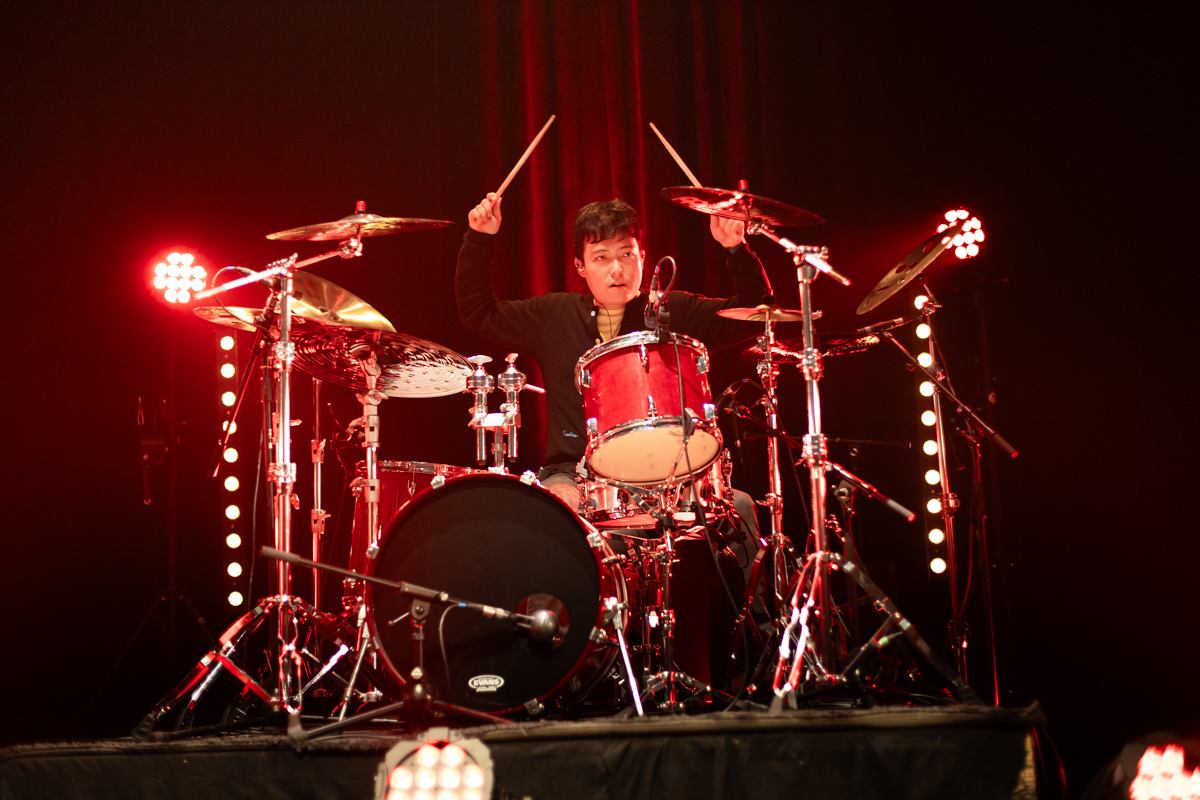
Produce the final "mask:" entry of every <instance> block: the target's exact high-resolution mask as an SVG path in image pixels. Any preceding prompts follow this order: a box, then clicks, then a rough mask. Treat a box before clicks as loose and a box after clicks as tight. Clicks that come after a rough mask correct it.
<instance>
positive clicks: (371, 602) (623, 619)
mask: <svg viewBox="0 0 1200 800" xmlns="http://www.w3.org/2000/svg"><path fill="white" fill-rule="evenodd" d="M492 478H498V479H501V480H503V481H508V482H510V483H511V482H514V481H515V482H516V483H517V484H521V485H523V486H527V487H529V488H533V489H536V490H538V491H540V492H541V493H542V494H543V495H545V496H547V497H550V498H552V499H553V500H554V501H555V502H556V503H558V504H559V505H560V506H562V507H563V508H564V509H566V510H567V511H568V512H569V513H570V516H571V517H572V518H574V519H575V520H576V521H577V522H578V523H579V525H580V528H581V531H582V533H583V535H584V539H585V541H586V543H587V545H588V551H589V552H590V553H591V554H592V558H593V560H594V561H595V563H596V573H597V577H598V578H599V580H600V584H601V586H603V584H604V581H605V576H606V575H607V576H608V580H609V582H610V583H611V584H612V585H613V593H614V594H616V595H617V600H618V602H620V603H625V604H628V603H629V587H628V586H627V585H626V583H625V574H624V573H623V572H622V571H621V570H620V569H614V568H613V566H612V564H610V563H609V559H610V558H611V557H613V556H614V555H615V551H614V550H613V549H612V545H611V544H609V542H608V538H607V537H606V536H605V535H604V534H603V533H602V532H601V531H600V530H599V529H598V528H596V526H595V525H593V524H592V523H591V522H589V521H588V520H586V519H584V518H582V517H581V516H580V515H579V514H578V513H577V512H576V511H575V510H573V509H572V508H571V507H570V506H569V505H567V503H566V502H565V501H563V499H562V498H561V497H559V496H558V495H556V494H554V492H551V491H550V490H549V489H546V488H545V487H543V486H542V484H541V482H540V481H536V480H534V481H530V480H525V479H524V478H523V477H522V476H519V475H509V474H507V473H499V472H491V471H488V470H477V471H475V472H473V473H470V474H467V475H458V476H455V477H453V478H450V479H449V480H447V481H446V482H445V483H444V484H442V485H441V486H440V487H437V488H434V487H433V486H427V487H425V488H424V489H422V490H421V491H420V492H418V493H417V494H415V495H413V497H412V498H411V499H410V500H409V501H408V502H407V503H405V504H404V505H403V506H401V507H400V508H399V509H398V510H397V511H396V514H395V516H393V517H392V519H391V520H389V521H388V523H387V525H386V528H384V529H383V530H381V532H380V536H379V548H380V552H382V551H383V547H384V546H385V545H386V542H387V540H388V538H389V537H388V536H384V532H386V533H388V534H390V533H391V531H392V529H393V528H394V527H395V525H394V523H396V522H397V520H399V519H400V516H401V514H403V513H406V512H407V513H411V512H412V508H415V507H417V501H418V500H421V501H422V502H423V503H424V502H429V499H428V498H425V497H424V496H425V495H433V494H434V493H438V494H440V493H442V492H443V490H444V489H445V488H446V487H447V486H450V485H451V484H452V483H453V484H458V483H463V482H467V481H471V482H476V483H477V482H479V481H480V480H490V479H492ZM592 534H595V535H596V536H597V537H598V540H599V542H600V544H601V546H602V548H603V550H604V551H607V555H606V553H605V552H603V551H602V549H601V547H597V545H596V544H595V543H593V541H592V539H591V537H592ZM379 563H380V559H379V558H378V557H377V558H375V559H373V560H372V561H371V564H370V567H371V568H370V570H369V571H368V572H367V575H369V576H371V577H375V568H376V567H377V566H378V564H379ZM605 600H606V598H605V597H604V596H603V595H602V596H601V597H599V598H597V611H596V618H595V619H594V620H592V621H591V626H592V629H593V631H594V630H596V629H600V630H606V629H607V628H608V627H609V626H605V625H604V624H603V623H604V614H605V612H606V610H607V609H606V608H605V605H604V604H605ZM362 602H363V604H364V605H365V606H366V609H367V616H366V624H367V630H368V631H369V633H370V636H371V638H372V639H373V640H374V646H375V648H376V649H377V650H378V651H379V653H380V654H381V655H382V656H383V662H384V664H385V665H386V666H387V670H388V672H390V673H391V674H392V676H393V677H396V678H399V680H400V683H401V685H407V683H408V681H409V679H408V678H406V677H405V676H404V674H403V673H402V672H401V671H400V669H398V668H397V666H396V664H394V663H393V662H392V658H391V655H389V653H388V651H387V649H385V648H384V646H383V640H382V639H381V638H380V632H379V627H378V625H377V624H376V615H375V587H374V584H372V583H371V582H369V581H368V582H366V586H365V587H364V589H363V598H362ZM618 621H619V622H620V624H621V626H622V630H624V629H625V628H626V627H628V625H629V613H628V612H627V611H626V612H624V613H620V614H615V615H614V617H613V622H612V623H610V626H611V625H616V624H618ZM598 646H599V643H598V642H597V641H596V640H595V638H594V637H589V638H588V641H587V643H586V644H585V645H584V648H583V650H582V651H580V653H579V657H578V658H577V659H576V660H575V662H574V663H573V664H572V665H571V668H570V669H568V670H566V671H565V672H564V673H563V675H562V677H561V678H559V680H558V682H557V683H555V684H554V686H552V687H551V688H550V689H549V690H547V691H546V692H544V693H543V694H540V695H538V696H537V697H536V698H535V699H536V700H537V701H538V702H539V703H543V702H545V701H546V700H547V699H550V698H553V697H556V696H558V694H559V693H560V692H562V691H563V688H564V687H565V686H566V685H567V684H568V682H569V681H570V680H571V678H572V677H574V676H575V675H576V674H577V673H578V672H579V670H580V667H581V666H582V665H583V664H584V663H585V662H586V661H587V659H588V657H589V656H590V655H591V654H592V653H593V652H594V651H595V650H596V648H597V647H598ZM608 650H609V654H608V655H607V656H606V657H605V659H604V661H605V666H604V667H602V668H601V669H599V670H597V671H596V674H595V675H593V676H591V677H592V681H591V682H590V683H588V684H587V685H585V686H583V687H581V691H582V692H583V693H584V695H583V696H585V697H586V694H587V692H590V691H591V689H593V688H595V685H596V684H597V683H599V682H600V681H601V680H603V678H604V675H605V674H606V673H607V671H608V670H609V669H611V667H612V664H613V663H614V662H615V660H616V656H617V654H616V648H615V647H614V648H608ZM523 710H526V706H525V705H518V706H511V707H508V708H504V709H499V710H494V709H493V710H489V711H488V713H492V714H501V715H502V714H513V713H519V712H521V711H523Z"/></svg>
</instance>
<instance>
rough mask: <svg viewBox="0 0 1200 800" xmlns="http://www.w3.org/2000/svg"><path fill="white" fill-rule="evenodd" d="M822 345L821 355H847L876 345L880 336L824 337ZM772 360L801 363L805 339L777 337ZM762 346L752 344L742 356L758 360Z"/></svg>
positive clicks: (761, 352)
mask: <svg viewBox="0 0 1200 800" xmlns="http://www.w3.org/2000/svg"><path fill="white" fill-rule="evenodd" d="M819 344H820V345H821V348H823V349H822V351H821V357H822V358H824V357H826V356H845V355H849V354H851V353H861V352H863V351H864V350H867V349H869V348H871V347H874V346H875V345H877V344H879V337H878V336H860V337H858V338H850V339H847V338H845V337H836V338H830V339H822V340H820V341H819ZM771 352H772V356H771V358H772V360H774V361H776V362H778V363H780V364H799V363H800V361H801V360H802V357H803V355H804V340H803V339H776V340H775V346H774V347H773V348H771ZM762 355H763V351H762V348H761V347H759V346H758V345H757V344H752V345H750V346H749V347H747V348H746V349H745V350H743V351H742V358H744V359H746V360H747V361H758V360H760V359H761V358H762Z"/></svg>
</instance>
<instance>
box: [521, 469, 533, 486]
mask: <svg viewBox="0 0 1200 800" xmlns="http://www.w3.org/2000/svg"><path fill="white" fill-rule="evenodd" d="M521 483H523V484H525V485H526V486H532V485H533V484H535V483H537V473H536V472H534V471H533V470H531V469H527V470H525V471H524V472H522V473H521Z"/></svg>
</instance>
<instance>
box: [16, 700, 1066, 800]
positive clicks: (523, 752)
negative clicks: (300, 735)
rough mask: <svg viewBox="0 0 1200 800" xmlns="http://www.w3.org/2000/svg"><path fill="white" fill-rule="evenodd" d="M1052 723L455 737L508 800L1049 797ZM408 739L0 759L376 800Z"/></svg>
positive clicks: (976, 718) (1023, 719)
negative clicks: (486, 765) (388, 763)
mask: <svg viewBox="0 0 1200 800" xmlns="http://www.w3.org/2000/svg"><path fill="white" fill-rule="evenodd" d="M1043 722H1044V719H1043V717H1042V713H1041V710H1040V708H1039V707H1038V706H1036V705H1034V706H1030V707H1028V708H1024V709H1016V710H1009V709H997V708H985V707H978V706H942V707H927V708H910V707H902V708H896V707H891V708H876V709H870V710H841V709H839V710H805V711H787V712H784V713H781V714H774V715H771V714H766V713H749V712H737V713H728V714H710V715H705V716H669V717H662V716H660V717H645V718H640V719H639V718H628V719H603V720H588V721H577V722H531V723H522V724H519V725H506V726H489V727H480V728H469V729H457V730H453V731H451V732H450V733H449V738H451V739H452V740H474V741H475V742H482V743H483V744H484V745H486V747H487V748H488V751H489V754H490V758H491V760H492V763H493V765H494V770H495V773H494V774H495V783H494V788H493V792H492V797H493V798H497V800H500V799H501V798H505V799H506V798H525V797H529V798H533V799H534V800H553V798H566V799H567V800H589V799H590V798H664V797H681V798H682V797H687V798H734V797H747V798H755V800H759V798H774V797H780V798H783V797H787V798H805V799H806V800H808V799H809V798H812V799H814V800H815V799H816V798H838V799H839V800H842V799H843V798H1033V797H1037V796H1039V792H1038V783H1039V781H1038V778H1037V774H1038V768H1037V753H1036V741H1037V734H1036V732H1035V731H1036V729H1037V728H1038V727H1040V726H1041V725H1042V724H1043ZM443 731H444V729H443ZM424 738H426V737H418V740H422V739H424ZM408 740H409V741H411V740H412V737H408ZM400 741H402V738H401V737H397V736H390V735H387V734H386V733H385V732H382V731H380V732H367V733H364V732H362V731H356V732H350V733H345V734H342V735H338V736H333V737H330V738H327V739H322V740H316V741H307V742H297V741H295V740H292V739H289V738H288V737H286V736H281V735H266V734H239V735H227V736H212V737H204V738H194V739H184V740H180V741H173V742H159V743H135V742H132V741H129V740H114V741H104V742H96V743H92V744H41V745H22V746H18V747H12V748H9V749H6V750H3V751H0V798H3V800H26V799H27V798H55V800H61V798H81V800H92V799H93V798H95V799H97V800H98V799H99V798H179V799H181V800H187V799H188V798H204V800H235V799H236V798H290V799H291V800H296V799H298V798H347V799H348V800H370V798H373V797H375V796H376V794H375V791H376V790H375V776H376V772H377V771H378V770H379V767H380V764H381V763H382V761H383V757H384V754H385V753H386V752H387V751H388V750H389V749H390V748H391V747H392V746H393V745H395V744H397V743H398V742H400Z"/></svg>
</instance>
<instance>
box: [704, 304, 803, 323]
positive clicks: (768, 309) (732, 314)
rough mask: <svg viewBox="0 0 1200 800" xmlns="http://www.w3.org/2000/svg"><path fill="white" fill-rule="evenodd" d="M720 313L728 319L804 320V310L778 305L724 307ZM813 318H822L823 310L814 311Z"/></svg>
mask: <svg viewBox="0 0 1200 800" xmlns="http://www.w3.org/2000/svg"><path fill="white" fill-rule="evenodd" d="M717 314H718V315H720V316H722V317H725V318H726V319H737V320H741V321H742V322H765V321H766V320H767V319H768V318H770V320H771V321H772V322H803V321H804V312H803V311H800V310H793V309H790V308H778V307H777V306H756V307H754V308H722V309H721V310H720V311H718V312H717ZM812 317H813V319H820V318H821V312H820V311H814V312H813V315H812Z"/></svg>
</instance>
